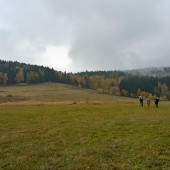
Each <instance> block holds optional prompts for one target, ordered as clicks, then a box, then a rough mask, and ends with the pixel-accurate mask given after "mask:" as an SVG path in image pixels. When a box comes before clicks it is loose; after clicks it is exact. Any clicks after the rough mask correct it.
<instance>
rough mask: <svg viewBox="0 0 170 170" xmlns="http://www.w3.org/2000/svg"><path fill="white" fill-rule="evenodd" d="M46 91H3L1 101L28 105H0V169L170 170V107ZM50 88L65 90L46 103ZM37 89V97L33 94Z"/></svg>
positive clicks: (68, 88)
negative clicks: (9, 97)
mask: <svg viewBox="0 0 170 170" xmlns="http://www.w3.org/2000/svg"><path fill="white" fill-rule="evenodd" d="M45 86H47V87H45ZM45 86H43V85H40V86H36V87H35V86H30V87H28V86H27V87H24V88H27V89H26V90H25V91H27V92H25V93H24V92H23V91H24V90H23V87H15V86H14V87H3V88H1V96H2V97H3V98H4V97H5V96H7V95H12V96H20V97H23V96H24V95H25V97H29V100H27V101H25V102H24V104H23V101H10V102H2V103H1V105H0V169H22V170H23V169H24V170H25V169H30V170H34V169H38V170H39V169H40V170H47V169H50V170H51V169H72V170H75V169H101V170H103V169H104V170H105V169H118V170H119V169H120V170H121V169H122V170H124V169H125V170H126V169H127V170H128V169H129V170H131V169H153V170H160V169H164V170H168V169H170V104H169V102H166V103H165V102H160V106H159V108H158V109H156V108H155V107H154V105H153V103H152V105H151V108H150V109H148V108H147V107H146V105H144V107H140V106H139V103H138V102H137V101H136V100H133V99H129V101H128V99H127V98H116V97H111V96H105V95H98V94H95V92H94V91H91V90H87V91H86V90H81V89H78V90H77V89H73V90H72V92H71V88H72V87H71V86H62V85H61V84H60V85H57V86H56V87H55V85H54V84H52V85H48V84H46V85H45ZM50 86H54V87H53V88H54V89H55V88H58V89H59V86H60V88H63V91H62V92H56V93H54V92H53V93H52V92H51V93H50V92H49V93H48V97H47V98H43V97H42V96H43V95H44V93H45V92H43V90H47V89H50ZM37 87H39V93H38V92H37V91H36V93H34V91H33V92H32V93H31V91H32V90H35V89H36V88H37ZM40 87H42V89H43V90H42V92H40V91H41V88H40ZM5 88H6V89H5ZM10 90H11V91H10ZM37 90H38V88H37ZM28 91H30V93H29V92H28ZM51 91H52V90H51ZM58 93H62V94H65V97H64V96H62V95H61V96H56V97H55V95H57V94H58ZM75 93H77V95H78V97H77V98H74V99H73V100H70V99H71V96H75V97H76V94H75ZM81 94H82V95H81ZM50 95H51V96H50ZM38 96H39V100H38V102H37V101H36V99H38ZM80 97H82V98H81V99H79V98H80ZM61 98H62V99H63V100H60V99H61ZM87 98H88V102H87ZM45 99H46V100H45ZM56 99H57V101H56ZM75 99H77V100H76V101H77V102H78V104H72V101H75ZM78 99H79V100H78ZM109 99H110V100H109ZM106 100H107V101H106ZM112 101H114V102H112ZM109 102H110V103H109ZM7 103H8V104H7Z"/></svg>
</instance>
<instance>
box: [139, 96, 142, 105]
mask: <svg viewBox="0 0 170 170" xmlns="http://www.w3.org/2000/svg"><path fill="white" fill-rule="evenodd" d="M139 101H140V105H141V106H143V97H142V96H139Z"/></svg>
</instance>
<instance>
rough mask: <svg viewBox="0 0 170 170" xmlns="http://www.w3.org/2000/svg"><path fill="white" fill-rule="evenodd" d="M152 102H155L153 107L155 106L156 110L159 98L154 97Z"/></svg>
mask: <svg viewBox="0 0 170 170" xmlns="http://www.w3.org/2000/svg"><path fill="white" fill-rule="evenodd" d="M154 101H155V106H156V108H158V103H159V98H158V97H156V98H155V100H154Z"/></svg>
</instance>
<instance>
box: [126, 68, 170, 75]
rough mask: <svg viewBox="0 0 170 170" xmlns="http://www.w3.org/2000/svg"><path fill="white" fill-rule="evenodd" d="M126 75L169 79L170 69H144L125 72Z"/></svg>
mask: <svg viewBox="0 0 170 170" xmlns="http://www.w3.org/2000/svg"><path fill="white" fill-rule="evenodd" d="M124 73H125V74H130V75H138V76H153V77H167V76H170V67H150V68H144V69H133V70H125V71H124Z"/></svg>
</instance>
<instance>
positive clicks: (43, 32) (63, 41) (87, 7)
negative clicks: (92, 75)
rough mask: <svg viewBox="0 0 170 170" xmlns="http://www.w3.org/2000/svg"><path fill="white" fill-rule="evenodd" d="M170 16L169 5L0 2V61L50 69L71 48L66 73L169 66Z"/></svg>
mask: <svg viewBox="0 0 170 170" xmlns="http://www.w3.org/2000/svg"><path fill="white" fill-rule="evenodd" d="M169 16H170V2H168V1H167V0H150V1H147V0H128V1H127V0H119V1H118V0H93V1H90V0H72V1H70V0H62V1H60V0H36V1H34V0H24V1H23V0H0V58H1V59H6V60H18V61H22V62H29V63H33V64H34V63H36V64H41V60H46V61H47V62H46V63H47V65H48V56H47V58H46V57H44V53H45V52H46V50H47V48H48V47H49V46H56V47H60V46H66V47H69V48H68V49H69V50H70V51H69V57H70V58H71V60H72V64H71V65H70V66H68V67H67V68H66V69H67V71H82V70H86V69H87V70H113V69H131V68H142V67H150V66H168V65H169V63H170V57H169V54H170V50H169V47H168V45H169V44H170V42H169V41H170V33H169V30H170V20H169ZM42 56H43V57H42ZM54 60H55V59H54ZM58 62H59V61H58ZM54 67H55V64H54ZM55 69H57V68H55Z"/></svg>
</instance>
